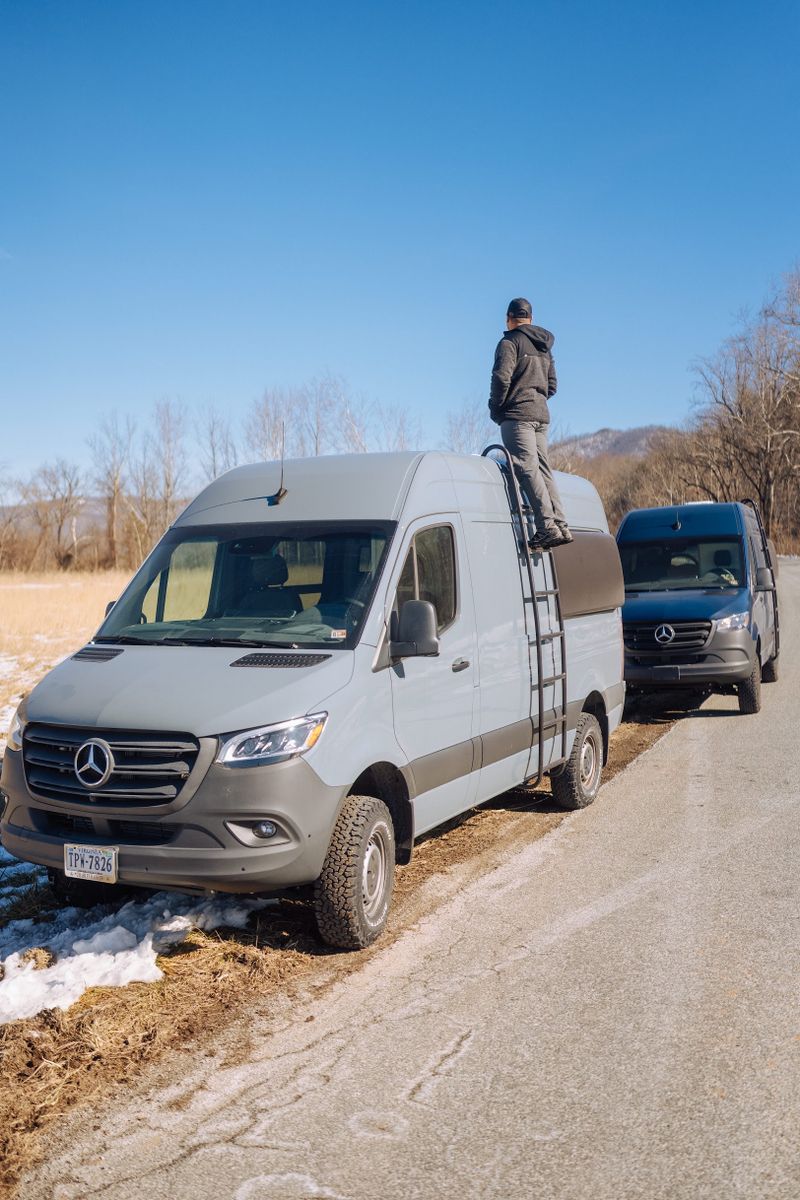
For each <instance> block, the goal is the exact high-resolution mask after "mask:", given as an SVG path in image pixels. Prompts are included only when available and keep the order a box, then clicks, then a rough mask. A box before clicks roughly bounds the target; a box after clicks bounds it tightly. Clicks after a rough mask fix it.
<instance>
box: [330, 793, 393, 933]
mask: <svg viewBox="0 0 800 1200" xmlns="http://www.w3.org/2000/svg"><path fill="white" fill-rule="evenodd" d="M378 820H383V821H384V822H385V823H386V825H387V827H388V829H389V832H390V834H392V833H393V826H392V818H391V815H390V813H389V810H388V808H387V807H386V805H385V804H384V803H383V801H382V800H378V799H376V798H375V797H374V796H348V797H347V799H346V800H345V802H344V806H343V807H342V811H341V812H340V813H339V816H338V818H337V821H336V824H335V826H334V829H333V834H332V836H331V841H330V845H329V847H328V853H327V854H326V855H325V862H324V863H323V865H322V871H321V872H320V875H319V879H317V881H316V883H315V884H314V915H315V917H316V921H317V928H318V929H319V933H320V937H321V938H322V940H323V941H325V942H327V943H328V945H329V946H336V947H338V948H340V949H342V950H363V949H364V948H365V947H366V946H369V945H370V944H371V943H372V942H374V941H375V939H376V938H377V937H379V936H380V934H381V933H382V932H383V924H381V925H380V926H377V927H372V926H370V925H367V924H366V922H365V921H364V920H363V917H362V914H361V896H360V888H361V872H360V861H359V860H360V857H361V853H362V848H363V846H364V845H365V843H366V841H367V839H368V830H369V829H370V828H371V826H372V825H373V824H374V823H375V822H376V821H378ZM391 852H392V853H391V862H390V863H388V864H387V870H388V880H387V885H386V886H387V894H388V899H389V900H390V899H391V893H392V887H393V883H394V839H393V838H392V841H391ZM386 907H387V910H388V907H389V905H388V902H387V906H386Z"/></svg>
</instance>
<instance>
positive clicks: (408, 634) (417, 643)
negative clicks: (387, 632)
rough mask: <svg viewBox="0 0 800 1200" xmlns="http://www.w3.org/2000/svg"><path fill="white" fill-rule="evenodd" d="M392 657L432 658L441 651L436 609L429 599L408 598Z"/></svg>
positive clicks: (393, 639) (392, 648) (394, 638)
mask: <svg viewBox="0 0 800 1200" xmlns="http://www.w3.org/2000/svg"><path fill="white" fill-rule="evenodd" d="M395 632H396V635H397V636H396V637H393V638H392V640H391V641H390V643H389V657H390V658H432V657H435V656H436V655H437V654H438V653H439V637H438V635H437V632H436V609H435V608H434V607H433V605H432V604H430V603H429V602H428V601H427V600H406V602H405V604H404V605H403V607H402V608H401V609H400V616H399V618H398V620H397V625H396V629H395Z"/></svg>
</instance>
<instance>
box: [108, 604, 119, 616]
mask: <svg viewBox="0 0 800 1200" xmlns="http://www.w3.org/2000/svg"><path fill="white" fill-rule="evenodd" d="M116 603H117V602H116V600H109V602H108V604H107V605H106V616H108V614H109V613H110V612H111V610H112V608H113V607H114V605H115V604H116Z"/></svg>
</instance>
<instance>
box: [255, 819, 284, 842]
mask: <svg viewBox="0 0 800 1200" xmlns="http://www.w3.org/2000/svg"><path fill="white" fill-rule="evenodd" d="M277 832H278V826H277V825H276V824H275V822H274V821H256V823H255V825H254V826H253V833H254V834H255V836H256V837H257V838H271V837H275V834H276V833H277Z"/></svg>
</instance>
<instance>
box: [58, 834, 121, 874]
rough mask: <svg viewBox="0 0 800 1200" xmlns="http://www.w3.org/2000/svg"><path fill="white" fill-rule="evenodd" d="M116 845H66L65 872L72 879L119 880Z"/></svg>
mask: <svg viewBox="0 0 800 1200" xmlns="http://www.w3.org/2000/svg"><path fill="white" fill-rule="evenodd" d="M118 853H119V851H118V849H117V847H116V846H76V845H73V844H71V843H67V845H65V847H64V874H65V875H67V876H68V877H69V878H70V879H92V880H94V882H95V883H116V882H117V855H118Z"/></svg>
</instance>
